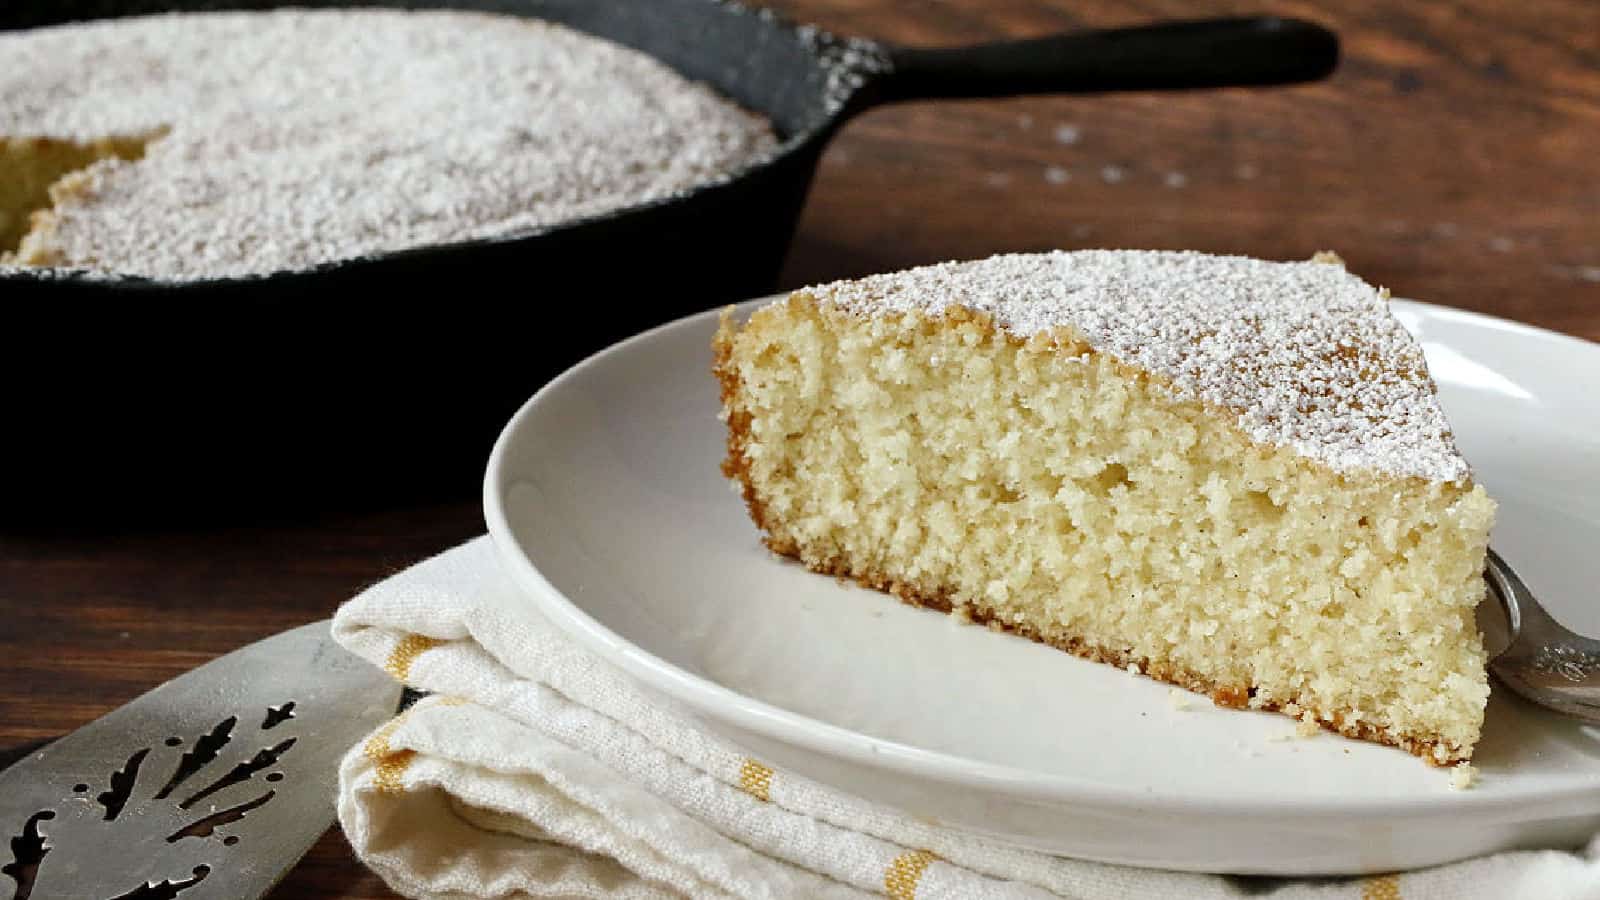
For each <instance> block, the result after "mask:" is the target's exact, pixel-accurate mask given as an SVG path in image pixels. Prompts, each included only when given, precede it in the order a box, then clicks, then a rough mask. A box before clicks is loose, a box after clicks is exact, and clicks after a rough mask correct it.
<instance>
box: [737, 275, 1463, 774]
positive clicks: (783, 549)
mask: <svg viewBox="0 0 1600 900" xmlns="http://www.w3.org/2000/svg"><path fill="white" fill-rule="evenodd" d="M734 334H735V331H734V328H733V307H731V306H730V307H726V308H725V309H723V310H722V313H721V315H720V316H719V318H718V326H717V331H716V334H715V336H714V337H713V338H712V343H711V346H712V356H713V364H712V374H713V375H714V376H715V377H716V379H717V383H718V386H719V392H718V393H719V399H720V401H721V407H722V409H723V411H724V413H725V419H726V422H725V424H726V425H727V430H728V438H727V443H726V446H727V456H726V457H725V458H724V459H723V461H722V464H721V470H722V474H723V475H724V476H725V477H727V478H728V479H729V480H730V481H733V482H736V483H737V485H738V489H739V494H740V496H741V497H742V498H743V500H744V504H745V508H746V509H747V511H748V512H749V514H750V519H751V521H753V522H754V523H755V525H756V527H757V528H758V529H759V530H760V531H761V532H762V538H761V542H762V544H763V545H765V546H766V548H767V549H768V550H770V551H771V552H773V553H775V554H777V555H779V556H783V557H787V558H789V559H792V560H795V561H796V562H798V563H800V564H801V565H803V566H805V567H806V568H807V569H809V570H811V571H812V572H816V573H818V574H822V575H831V576H833V577H836V578H848V579H850V580H852V581H855V582H856V583H857V584H860V585H861V586H862V587H865V588H868V589H871V590H875V591H878V592H880V593H886V594H890V595H892V596H894V597H896V598H898V599H899V600H900V602H902V603H905V604H907V605H908V606H917V607H921V608H923V609H928V610H933V611H937V612H943V613H946V614H953V613H954V610H955V604H954V603H953V601H952V600H951V599H950V597H949V594H948V592H947V591H945V590H943V589H939V590H926V589H920V588H919V587H918V586H915V585H910V584H907V583H905V582H902V581H900V580H898V579H894V578H891V577H889V576H887V575H884V574H882V573H878V572H871V571H863V572H857V571H855V570H854V569H853V568H852V567H851V566H850V565H849V564H848V563H847V562H846V561H844V560H843V559H838V558H833V559H828V560H826V561H824V562H822V563H821V564H814V563H811V562H809V561H807V560H806V559H805V558H804V557H803V556H802V555H801V553H800V545H799V543H798V542H797V541H795V540H794V539H793V538H792V537H786V536H785V537H780V535H782V534H783V529H781V528H779V527H778V523H776V522H774V521H773V519H772V517H771V516H769V515H768V514H767V510H766V504H764V503H763V502H762V501H761V498H760V497H759V496H758V494H757V493H756V489H755V485H754V484H753V483H752V481H751V478H750V466H749V462H748V460H747V459H746V457H745V452H744V451H745V447H746V445H747V444H748V443H749V438H750V422H751V416H750V414H749V413H748V412H746V411H745V410H742V409H738V408H736V407H735V406H734V405H733V404H732V403H731V401H732V399H733V398H734V397H735V396H737V394H738V392H739V389H740V387H741V380H740V378H739V375H738V372H737V371H735V370H734V368H733V367H732V366H731V365H729V362H730V361H731V360H732V358H733V336H734ZM962 606H963V608H964V609H965V611H966V613H967V615H968V617H969V618H970V619H971V620H972V621H973V622H975V623H980V624H983V625H986V626H987V627H989V628H991V629H995V630H1000V631H1005V632H1009V633H1012V634H1015V635H1017V636H1019V637H1025V638H1028V639H1030V640H1033V641H1036V642H1038V643H1041V644H1045V645H1047V646H1050V647H1054V648H1056V649H1057V650H1062V651H1065V652H1067V653H1070V654H1072V655H1073V656H1077V657H1080V658H1082V659H1087V660H1089V661H1091V662H1097V663H1105V664H1109V665H1115V666H1117V667H1118V668H1122V669H1126V668H1127V667H1128V666H1129V665H1134V666H1137V667H1138V669H1139V674H1141V675H1144V676H1146V677H1148V678H1151V679H1154V680H1156V681H1161V682H1165V683H1167V684H1173V685H1177V686H1178V687H1181V688H1184V689H1186V690H1190V691H1193V692H1195V693H1199V694H1204V695H1206V696H1208V697H1210V698H1211V701H1212V702H1213V703H1215V704H1216V705H1217V706H1222V707H1227V708H1230V709H1253V710H1261V711H1266V712H1277V713H1280V714H1283V715H1286V716H1287V715H1289V713H1287V712H1285V711H1284V709H1285V707H1287V706H1291V705H1294V706H1298V705H1299V703H1300V701H1301V699H1303V698H1301V697H1300V696H1299V695H1296V696H1295V697H1293V698H1291V699H1289V700H1288V701H1286V702H1284V703H1278V702H1274V701H1263V702H1261V703H1260V704H1259V705H1256V704H1255V703H1254V697H1253V694H1254V688H1253V687H1251V686H1250V685H1224V684H1220V683H1218V682H1216V681H1214V680H1212V679H1210V678H1206V677H1204V676H1201V675H1198V674H1196V673H1194V672H1192V671H1189V670H1187V669H1184V668H1182V667H1180V666H1174V665H1172V664H1170V663H1159V664H1152V663H1150V661H1149V660H1148V659H1144V658H1139V657H1134V656H1133V655H1132V654H1130V653H1128V652H1126V651H1121V650H1110V649H1107V648H1105V647H1100V646H1097V645H1094V644H1090V643H1089V642H1087V641H1085V640H1082V639H1081V638H1076V637H1072V636H1069V635H1060V636H1046V635H1044V634H1042V633H1040V632H1039V631H1038V630H1037V629H1035V628H1033V627H1032V626H1029V625H1025V624H1017V623H1009V624H1008V623H1006V622H1004V621H1002V620H1001V618H1000V617H999V615H998V614H997V613H996V612H995V611H994V610H993V608H991V607H988V606H986V605H983V604H980V603H963V604H962ZM1307 712H1309V713H1310V714H1311V715H1312V717H1313V718H1314V720H1315V722H1316V724H1317V725H1318V726H1320V727H1321V728H1322V729H1324V730H1327V731H1332V732H1334V733H1336V734H1339V735H1342V736H1344V737H1347V738H1353V739H1355V740H1361V741H1368V742H1371V743H1377V744H1384V745H1387V746H1390V747H1396V748H1398V749H1400V750H1404V751H1406V752H1407V753H1410V754H1412V755H1413V756H1416V757H1418V758H1420V759H1422V760H1423V761H1424V762H1425V763H1427V764H1428V765H1429V766H1435V767H1438V766H1452V765H1455V764H1457V763H1463V762H1470V761H1471V754H1470V753H1462V752H1461V750H1460V748H1459V747H1453V746H1451V745H1449V744H1446V743H1445V742H1443V741H1440V740H1428V739H1425V738H1419V737H1415V736H1412V735H1405V734H1400V733H1398V732H1395V731H1392V730H1391V729H1388V728H1380V727H1377V726H1375V725H1371V724H1368V723H1364V722H1363V723H1347V722H1345V721H1344V718H1343V715H1342V712H1341V711H1338V710H1335V711H1334V712H1333V713H1332V714H1331V716H1328V717H1323V716H1317V715H1316V714H1315V713H1314V712H1311V711H1310V710H1307ZM1291 718H1294V717H1293V716H1291ZM1297 721H1307V720H1306V719H1298V720H1297Z"/></svg>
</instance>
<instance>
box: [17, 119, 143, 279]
mask: <svg viewBox="0 0 1600 900" xmlns="http://www.w3.org/2000/svg"><path fill="white" fill-rule="evenodd" d="M165 134H166V131H165V130H160V131H155V132H151V133H148V134H142V135H108V136H105V137H100V138H95V139H92V140H69V139H61V138H52V137H40V136H32V137H6V136H4V135H0V263H8V264H20V265H31V266H40V265H50V264H51V263H52V262H54V260H53V259H52V258H51V256H52V254H51V251H50V246H49V240H48V234H49V231H50V227H51V219H52V216H51V213H50V210H51V209H52V208H53V206H54V205H55V204H56V203H58V202H59V198H60V197H61V196H62V195H63V194H64V193H66V192H70V191H72V190H73V189H74V188H75V186H76V185H79V184H81V183H82V182H83V180H84V177H85V173H86V172H87V171H88V170H89V169H90V168H91V167H92V166H95V165H98V164H101V163H104V162H107V161H121V162H136V161H138V160H140V159H143V158H144V154H145V150H146V148H148V147H149V146H150V144H151V143H153V142H155V141H156V140H159V139H160V138H161V137H163V136H164V135H165Z"/></svg>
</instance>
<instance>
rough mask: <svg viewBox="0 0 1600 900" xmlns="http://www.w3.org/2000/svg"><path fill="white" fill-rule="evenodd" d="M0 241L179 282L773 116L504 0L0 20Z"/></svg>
mask: <svg viewBox="0 0 1600 900" xmlns="http://www.w3.org/2000/svg"><path fill="white" fill-rule="evenodd" d="M0 59H3V60H4V61H5V65H4V66H0V264H6V265H10V266H12V267H18V266H27V267H59V268H66V269H87V270H92V271H98V272H104V273H117V274H124V275H137V276H144V277H149V278H155V279H161V280H168V281H184V280H203V279H211V278H238V277H247V276H252V275H259V274H265V273H270V272H275V271H283V270H297V269H306V268H311V267H314V266H318V265H322V264H325V263H330V262H335V261H338V260H344V259H350V258H355V257H361V256H368V255H372V254H380V253H385V252H390V251H395V250H403V249H406V248H411V247H417V246H423V245H430V244H441V243H450V242H455V241H463V240H469V239H477V238H491V237H499V236H505V235H513V234H518V233H524V232H528V231H534V230H538V229H542V228H546V227H550V226H554V225H559V224H562V223H566V222H570V221H574V220H578V219H583V218H587V217H591V216H596V215H601V214H604V213H607V212H611V211H613V210H616V209H619V208H622V207H626V206H631V205H636V204H640V203H644V202H648V201H651V200H656V199H660V198H663V197H668V196H671V195H673V194H676V193H680V192H683V191H686V190H689V189H692V188H694V187H698V186H701V185H703V184H707V183H710V182H715V181H718V180H721V179H725V178H728V177H731V176H733V175H735V174H737V173H738V172H739V171H741V170H743V169H744V168H746V167H747V166H749V165H750V164H752V163H754V162H756V161H757V160H759V159H761V158H763V157H765V156H766V155H768V154H770V153H771V152H773V151H774V150H775V148H776V147H777V139H776V137H775V136H774V134H773V132H772V126H771V123H770V122H768V121H767V120H766V119H764V118H762V117H761V116H758V115H755V114H753V113H750V112H748V111H746V110H743V109H740V108H739V107H738V106H736V105H734V104H733V103H731V102H729V101H727V100H725V99H723V98H722V97H720V96H718V95H716V94H715V93H713V92H712V91H711V90H710V89H708V88H707V87H705V86H704V85H700V84H697V83H694V82H691V81H688V80H686V79H685V78H683V77H682V76H680V75H678V74H677V73H676V72H674V71H672V70H671V69H669V68H667V67H666V66H665V65H663V64H661V63H659V62H657V61H656V60H654V59H652V58H650V57H649V56H646V55H644V54H643V53H639V52H637V51H634V50H631V49H628V48H626V47H623V46H621V45H618V44H614V43H611V42H609V41H604V40H601V39H599V38H596V37H592V36H589V35H585V34H582V33H579V32H577V31H574V30H571V29H568V28H564V27H561V26H559V25H555V24H552V23H549V22H543V21H538V20H533V19H528V18H523V17H519V16H509V15H490V14H483V13H476V12H461V11H444V10H419V11H405V10H398V9H324V10H298V9H285V10H274V11H268V12H216V13H195V14H171V15H160V16H150V17H133V18H120V19H108V20H98V21H91V22H84V23H78V24H72V25H64V26H59V27H51V28H41V29H33V30H25V31H16V32H6V33H0Z"/></svg>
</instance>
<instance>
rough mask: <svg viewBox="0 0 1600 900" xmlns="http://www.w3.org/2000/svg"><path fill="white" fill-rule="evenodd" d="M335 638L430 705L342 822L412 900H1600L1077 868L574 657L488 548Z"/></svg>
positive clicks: (1501, 871)
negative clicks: (919, 807)
mask: <svg viewBox="0 0 1600 900" xmlns="http://www.w3.org/2000/svg"><path fill="white" fill-rule="evenodd" d="M334 636H335V637H336V638H337V639H338V640H339V642H340V643H341V644H343V645H344V646H346V647H348V648H349V649H350V650H352V651H354V652H355V653H357V654H359V655H361V656H363V657H365V658H366V659H369V660H371V661H372V662H373V663H375V664H377V665H380V666H383V667H384V668H385V669H386V670H387V671H388V672H389V673H390V674H391V675H393V676H394V677H395V678H396V679H398V680H399V681H402V682H404V683H406V684H408V685H410V686H412V687H415V688H417V689H419V690H424V691H428V692H431V693H432V695H433V696H431V697H429V698H427V699H425V700H423V701H421V702H420V703H418V704H417V705H416V706H414V707H413V708H412V709H410V710H409V711H407V712H406V713H404V714H402V715H401V716H399V717H398V718H396V719H394V720H393V721H391V722H389V723H388V724H386V725H384V726H383V727H382V728H380V729H379V730H378V731H376V732H375V733H373V734H372V735H371V736H370V737H369V738H367V739H366V740H365V741H364V742H363V743H362V744H360V745H359V746H357V747H355V748H353V749H352V750H351V751H350V752H349V754H347V755H346V757H345V759H344V761H343V763H342V764H341V768H340V778H339V798H338V808H339V821H340V823H341V824H342V825H343V827H344V830H345V834H346V835H347V836H348V838H349V840H350V844H351V846H352V848H353V849H354V850H355V853H356V855H357V857H359V858H360V859H361V861H362V862H363V863H365V864H366V865H367V866H369V867H371V868H372V869H373V870H374V871H376V872H377V873H378V874H379V875H381V876H382V877H383V879H384V880H385V881H386V882H387V883H388V884H389V886H390V887H392V888H393V889H394V890H395V891H397V892H399V893H400V894H403V895H405V896H408V897H416V898H452V900H457V898H522V897H594V898H602V897H617V898H633V897H640V898H644V897H651V898H655V897H757V898H760V897H772V898H788V897H818V898H831V897H870V896H887V897H892V898H921V900H928V898H980V900H981V898H1001V897H1005V898H1033V897H1071V898H1143V897H1184V898H1191V897H1192V898H1243V897H1261V896H1270V897H1273V898H1278V900H1296V898H1329V900H1332V898H1349V900H1357V898H1360V900H1397V898H1405V900H1425V898H1451V900H1457V898H1473V897H1486V898H1487V897H1494V898H1502V897H1524V896H1526V897H1539V898H1569V897H1570V898H1594V900H1600V839H1597V840H1596V842H1595V843H1594V844H1593V845H1591V846H1590V848H1589V850H1588V852H1587V853H1586V854H1570V853H1558V852H1553V851H1547V852H1524V853H1508V854H1503V855H1500V856H1494V857H1487V858H1483V859H1477V860H1470V861H1467V862H1463V863H1457V864H1455V865H1451V866H1444V867H1440V868H1437V869H1430V870H1425V871H1420V872H1411V873H1406V874H1402V875H1382V876H1376V877H1369V878H1356V879H1318V880H1306V881H1297V880H1283V879H1274V880H1266V879H1244V878H1230V877H1224V876H1212V875H1194V874H1185V873H1175V872H1161V871H1154V870H1146V869H1133V868H1126V867H1120V866H1111V865H1104V864H1100V863H1090V862H1083V861H1080V860H1072V859H1062V858H1059V857H1052V856H1047V855H1044V854H1040V853H1036V852H1033V851H1029V850H1022V849H1018V848H1015V847H1011V846H1007V845H1004V844H1000V843H997V842H994V841H991V840H987V839H983V838H977V837H974V836H972V835H969V834H965V833H961V832H955V831H951V830H949V829H944V828H940V827H938V826H935V825H932V824H929V823H927V822H925V821H922V820H918V819H915V818H913V817H910V816H905V815H902V814H900V813H898V812H896V811H894V810H892V809H887V808H883V807H879V806H876V805H874V804H871V803H868V802H866V801H864V800H862V799H861V798H859V797H855V796H852V795H850V794H847V793H844V792H842V791H839V790H837V789H834V788H830V787H829V786H827V785H825V784H819V783H817V782H814V781H811V780H809V779H806V778H803V777H801V776H799V775H796V774H793V773H789V772H785V771H783V770H782V769H779V768H775V767H773V766H771V765H768V764H767V763H765V762H763V761H762V760H760V759H759V758H756V757H754V756H752V755H751V754H749V753H747V752H745V751H743V750H742V749H741V748H739V747H738V746H736V745H734V744H733V743H731V742H729V741H728V740H726V739H724V738H722V737H720V736H718V735H716V734H713V733H711V732H709V731H707V730H705V729H704V728H703V727H701V725H700V724H699V723H698V722H697V721H696V720H695V719H694V717H692V716H690V715H687V714H685V713H683V712H682V711H681V710H679V709H678V708H677V707H676V706H675V705H674V704H672V703H670V702H668V701H667V700H666V699H665V698H663V697H661V696H659V695H657V694H654V693H653V692H651V691H649V690H647V689H646V688H644V687H642V686H640V685H639V684H637V683H636V682H633V681H632V680H630V679H629V678H627V677H626V676H624V675H622V674H621V673H619V672H617V671H616V670H614V669H612V668H610V667H609V666H608V665H606V664H605V663H602V662H601V661H599V660H598V659H596V658H594V657H593V656H592V655H590V654H588V653H587V652H585V651H583V650H580V649H579V648H577V647H576V646H574V645H572V644H571V643H569V642H567V641H566V640H565V639H564V638H563V637H562V636H561V635H560V634H559V633H557V632H556V631H555V630H554V629H553V628H552V627H551V626H550V625H548V624H547V623H545V622H544V621H543V620H542V619H541V618H540V617H539V616H538V615H537V613H534V612H533V611H532V610H531V608H530V604H529V603H528V602H527V601H526V600H525V599H523V598H522V597H521V596H520V595H519V594H518V591H517V589H516V588H515V587H514V586H513V585H512V584H511V583H510V582H509V581H508V580H507V579H506V578H505V577H504V576H502V575H501V573H500V572H499V570H498V568H497V566H496V562H495V559H494V554H493V550H492V548H491V547H490V546H489V543H488V539H487V538H478V539H477V540H474V541H471V542H469V543H467V544H464V545H462V546H460V547H457V548H455V549H453V550H450V551H448V552H446V553H444V554H441V555H440V556H437V557H434V558H433V559H431V560H428V561H427V562H424V563H422V564H420V565H418V566H415V567H413V568H411V569H408V570H406V571H405V572H402V573H400V574H398V575H396V576H394V577H392V578H390V579H388V580H387V581H384V582H382V583H380V584H378V585H376V586H374V587H372V588H370V589H369V590H367V591H366V592H364V593H363V594H361V595H360V596H358V597H356V598H355V599H353V600H351V601H350V602H348V603H346V604H345V605H344V606H343V607H342V608H341V609H340V610H339V612H338V615H337V616H336V617H335V619H334Z"/></svg>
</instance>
